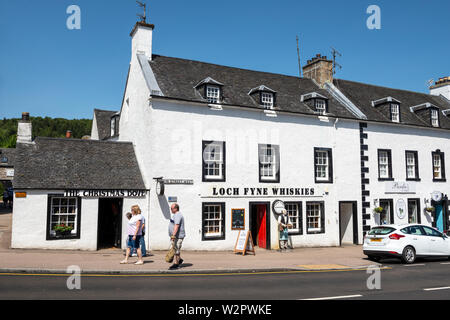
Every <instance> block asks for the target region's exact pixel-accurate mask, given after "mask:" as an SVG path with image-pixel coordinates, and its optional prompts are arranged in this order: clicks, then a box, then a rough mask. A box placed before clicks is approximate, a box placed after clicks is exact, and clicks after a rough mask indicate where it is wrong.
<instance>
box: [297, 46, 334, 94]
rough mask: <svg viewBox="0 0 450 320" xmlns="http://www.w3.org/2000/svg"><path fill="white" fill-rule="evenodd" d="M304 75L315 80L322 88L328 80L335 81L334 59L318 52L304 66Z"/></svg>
mask: <svg viewBox="0 0 450 320" xmlns="http://www.w3.org/2000/svg"><path fill="white" fill-rule="evenodd" d="M303 77H304V78H308V79H312V80H314V81H315V82H316V83H317V84H318V85H319V86H320V87H321V88H322V87H323V85H324V84H325V83H326V82H333V61H331V60H327V57H326V56H323V57H322V56H321V55H320V54H317V55H316V56H315V57H314V58H312V59H311V60H308V63H307V64H306V65H305V66H304V67H303Z"/></svg>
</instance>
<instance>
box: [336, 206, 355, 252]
mask: <svg viewBox="0 0 450 320" xmlns="http://www.w3.org/2000/svg"><path fill="white" fill-rule="evenodd" d="M357 219H358V212H357V202H356V201H348V202H339V241H340V245H341V246H342V245H345V244H358V220H357Z"/></svg>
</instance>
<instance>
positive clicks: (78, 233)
mask: <svg viewBox="0 0 450 320" xmlns="http://www.w3.org/2000/svg"><path fill="white" fill-rule="evenodd" d="M53 198H77V217H76V219H77V230H76V233H75V234H71V235H68V236H61V237H56V236H53V235H52V234H51V233H50V226H51V208H52V199H53ZM45 234H46V236H45V238H46V240H47V241H58V240H79V239H80V238H81V197H66V196H65V195H64V194H63V193H51V194H50V193H49V194H48V195H47V225H46V232H45Z"/></svg>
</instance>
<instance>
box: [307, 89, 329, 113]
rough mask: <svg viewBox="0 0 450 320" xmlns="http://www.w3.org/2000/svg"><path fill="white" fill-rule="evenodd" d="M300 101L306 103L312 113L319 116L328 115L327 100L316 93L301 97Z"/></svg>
mask: <svg viewBox="0 0 450 320" xmlns="http://www.w3.org/2000/svg"><path fill="white" fill-rule="evenodd" d="M300 101H301V102H304V103H306V104H307V105H308V106H309V107H310V108H311V109H312V110H313V111H314V112H316V113H318V114H320V115H325V114H327V113H328V98H327V97H325V96H323V95H321V94H319V93H317V92H311V93H307V94H304V95H302V96H301V97H300Z"/></svg>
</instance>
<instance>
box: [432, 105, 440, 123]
mask: <svg viewBox="0 0 450 320" xmlns="http://www.w3.org/2000/svg"><path fill="white" fill-rule="evenodd" d="M431 125H432V126H433V127H439V111H438V110H437V109H431Z"/></svg>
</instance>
